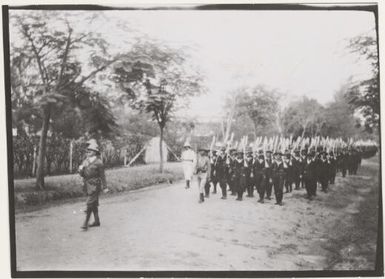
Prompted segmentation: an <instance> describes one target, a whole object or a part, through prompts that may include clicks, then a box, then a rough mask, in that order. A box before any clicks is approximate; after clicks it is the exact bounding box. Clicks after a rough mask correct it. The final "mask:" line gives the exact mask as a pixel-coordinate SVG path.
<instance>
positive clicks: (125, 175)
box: [14, 163, 183, 210]
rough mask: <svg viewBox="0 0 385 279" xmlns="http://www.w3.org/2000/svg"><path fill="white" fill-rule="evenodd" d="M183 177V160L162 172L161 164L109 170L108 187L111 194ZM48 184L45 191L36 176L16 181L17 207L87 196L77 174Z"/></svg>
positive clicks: (54, 177)
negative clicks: (39, 187)
mask: <svg viewBox="0 0 385 279" xmlns="http://www.w3.org/2000/svg"><path fill="white" fill-rule="evenodd" d="M182 178H183V171H182V166H181V165H180V163H167V164H166V165H165V171H164V173H162V174H161V173H159V167H158V165H144V166H137V167H132V168H127V167H122V168H116V169H110V170H106V180H107V186H108V188H109V189H110V193H111V194H114V193H119V192H123V191H128V190H134V189H139V188H143V187H148V186H151V185H156V184H161V183H172V182H173V181H177V180H180V179H182ZM45 184H46V189H45V190H36V188H35V179H22V180H14V191H15V201H14V202H15V203H14V205H15V209H16V210H26V209H28V208H31V206H32V207H33V206H42V205H46V204H49V203H52V202H56V201H57V202H59V201H63V200H65V201H68V200H71V199H75V198H78V197H82V196H84V192H83V189H82V185H83V181H82V178H81V177H80V176H79V175H78V174H71V175H60V176H51V177H46V178H45Z"/></svg>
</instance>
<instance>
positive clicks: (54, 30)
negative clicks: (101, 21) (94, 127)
mask: <svg viewBox="0 0 385 279" xmlns="http://www.w3.org/2000/svg"><path fill="white" fill-rule="evenodd" d="M73 21H75V17H74V18H72V19H70V18H68V17H67V16H66V15H64V14H63V13H60V12H52V11H50V12H46V11H39V12H30V11H29V12H28V13H21V14H20V13H16V14H14V15H12V17H11V21H10V23H11V24H10V26H11V28H12V32H11V34H12V35H13V36H14V40H13V41H12V45H11V69H12V70H11V84H12V86H11V90H12V92H11V93H12V95H13V96H14V97H15V98H16V99H28V100H29V102H28V105H30V106H31V113H32V112H33V113H36V114H37V115H36V117H38V118H40V122H41V136H40V140H39V148H38V164H37V172H36V186H37V188H39V189H44V188H45V187H44V161H45V157H46V147H47V133H48V130H49V126H50V124H51V123H52V119H54V118H57V119H59V118H60V116H62V115H63V112H64V111H66V112H67V113H68V108H71V107H73V108H74V109H75V108H76V109H77V111H78V112H79V113H85V114H84V115H87V114H88V112H89V113H91V114H92V113H93V116H90V117H91V118H93V119H95V117H99V118H97V119H95V122H98V121H100V120H101V119H103V117H105V116H106V117H107V118H108V121H107V122H109V124H107V126H109V125H110V124H111V125H112V126H113V124H114V123H113V122H114V119H113V118H111V115H109V114H108V111H109V108H108V106H107V104H106V101H105V100H104V99H103V98H102V97H101V96H99V95H98V93H97V92H95V91H94V90H92V88H91V87H90V86H89V82H90V81H91V80H92V79H93V78H94V77H95V76H96V75H97V74H98V73H99V72H101V71H103V70H104V69H106V67H108V66H109V65H111V64H112V63H114V62H115V61H117V59H118V57H110V56H109V55H108V53H107V51H106V49H107V43H106V42H105V41H104V40H103V39H101V38H100V37H98V36H95V34H92V33H86V32H77V31H76V30H75V29H73V28H72V26H71V23H70V22H73ZM15 38H16V39H15ZM87 47H88V49H87ZM85 49H87V51H88V52H85V53H87V55H88V58H89V64H88V65H87V67H84V66H82V63H81V62H80V61H79V59H78V58H79V51H80V50H85ZM83 54H84V53H83ZM27 97H29V98H27ZM85 107H87V109H88V111H85V110H84V108H85ZM95 111H99V112H100V113H102V114H103V115H102V116H101V115H100V114H99V115H96V112H95ZM34 115H35V114H34ZM88 115H89V114H88ZM95 122H94V123H95ZM104 124H105V123H104ZM104 124H103V125H104ZM103 128H106V129H107V130H109V131H111V129H112V127H103Z"/></svg>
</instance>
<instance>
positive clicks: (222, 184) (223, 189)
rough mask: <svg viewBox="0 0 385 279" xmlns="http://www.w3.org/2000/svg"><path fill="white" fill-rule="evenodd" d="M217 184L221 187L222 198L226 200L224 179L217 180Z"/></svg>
mask: <svg viewBox="0 0 385 279" xmlns="http://www.w3.org/2000/svg"><path fill="white" fill-rule="evenodd" d="M218 182H219V186H220V187H221V190H222V197H224V198H226V197H227V184H226V179H225V178H219V179H218Z"/></svg>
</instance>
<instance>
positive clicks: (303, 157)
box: [299, 150, 307, 188]
mask: <svg viewBox="0 0 385 279" xmlns="http://www.w3.org/2000/svg"><path fill="white" fill-rule="evenodd" d="M306 156H307V151H306V150H302V151H301V159H300V164H299V171H300V180H301V187H302V188H305V181H304V178H303V174H304V172H305V164H306Z"/></svg>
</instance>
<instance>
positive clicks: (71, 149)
mask: <svg viewBox="0 0 385 279" xmlns="http://www.w3.org/2000/svg"><path fill="white" fill-rule="evenodd" d="M72 152H73V140H71V142H70V158H69V159H70V173H72Z"/></svg>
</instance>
